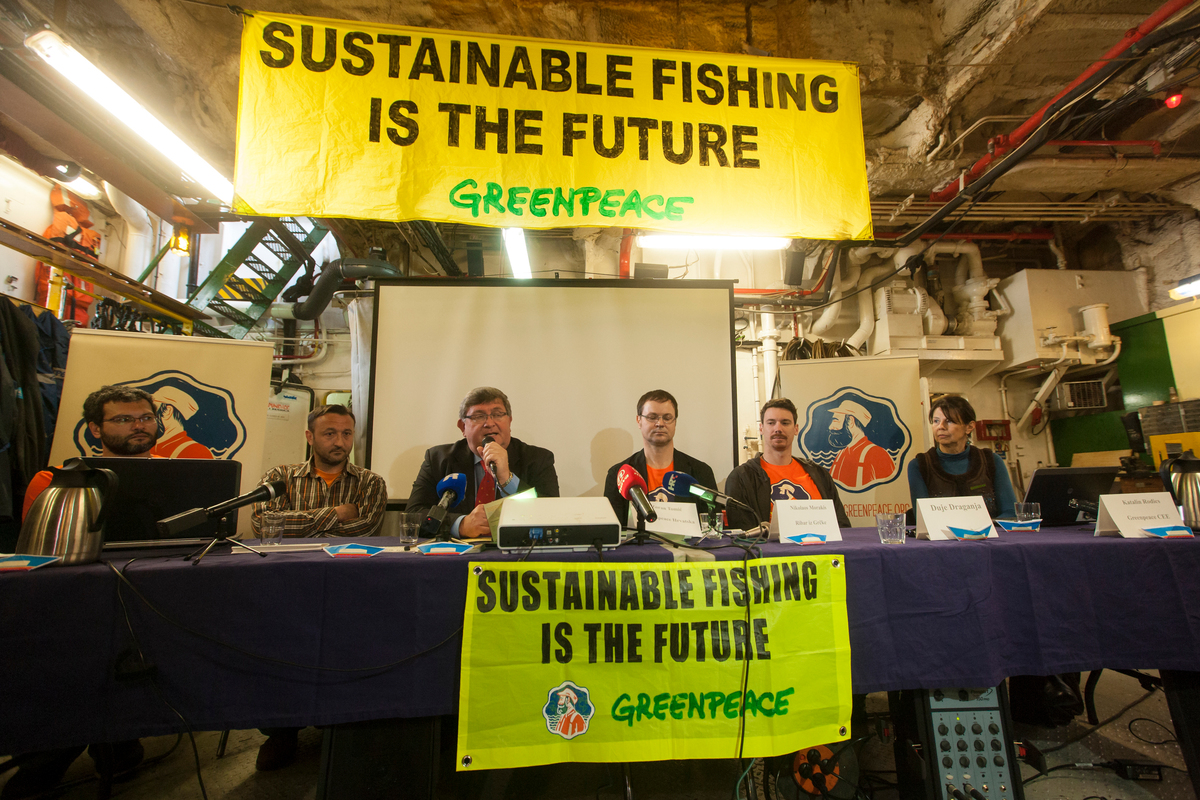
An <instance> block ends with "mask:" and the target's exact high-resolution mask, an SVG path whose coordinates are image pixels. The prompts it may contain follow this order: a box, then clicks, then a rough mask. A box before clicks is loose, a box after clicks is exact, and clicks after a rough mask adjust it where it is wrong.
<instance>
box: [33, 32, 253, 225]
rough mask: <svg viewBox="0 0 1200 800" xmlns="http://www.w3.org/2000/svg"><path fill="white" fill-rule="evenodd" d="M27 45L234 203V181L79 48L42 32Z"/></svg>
mask: <svg viewBox="0 0 1200 800" xmlns="http://www.w3.org/2000/svg"><path fill="white" fill-rule="evenodd" d="M25 46H26V47H28V48H29V49H30V50H32V51H33V52H35V53H37V54H38V55H39V56H41V57H42V58H43V59H44V60H45V62H46V63H47V64H49V65H50V66H51V67H53V68H54V69H55V70H57V71H58V72H59V73H60V74H62V75H63V77H65V78H66V79H67V80H69V81H71V82H72V83H74V84H75V85H76V86H78V87H79V88H80V89H82V90H83V91H85V92H87V94H88V95H89V96H91V97H93V98H95V99H96V101H97V102H99V103H100V104H101V105H103V106H104V107H105V108H107V109H108V110H109V111H110V112H112V114H113V116H115V117H116V118H117V119H119V120H121V121H122V122H123V123H125V124H126V125H127V126H128V127H129V129H130V130H132V131H133V132H134V133H136V134H137V135H138V136H140V137H141V138H143V139H145V140H146V142H147V143H149V144H150V146H151V147H153V148H154V149H155V150H157V151H158V152H160V153H162V154H163V155H164V156H166V157H167V158H169V159H170V160H171V161H172V162H173V163H175V164H176V165H177V166H178V167H179V168H180V169H181V170H183V172H184V174H186V175H187V176H188V178H190V179H191V180H193V181H195V182H196V183H198V184H200V185H201V186H203V187H204V188H205V189H208V190H209V191H210V192H212V193H213V195H214V196H215V197H217V199H219V200H220V201H221V202H223V203H225V205H232V203H233V184H232V183H230V182H229V181H228V180H226V179H225V176H224V175H222V174H221V173H219V172H217V170H216V169H215V168H214V167H213V166H212V165H211V164H209V163H208V162H207V161H205V160H204V159H203V158H201V157H200V155H199V154H198V153H197V152H196V151H195V150H193V149H192V148H190V147H188V146H187V145H186V144H184V142H183V140H182V139H180V138H179V137H178V136H176V135H175V134H174V133H172V132H171V131H170V130H169V129H168V128H167V126H166V125H163V124H162V123H161V122H159V121H158V120H157V119H155V117H154V115H153V114H151V113H150V112H149V111H147V110H146V109H144V108H142V106H141V105H139V104H138V101H136V100H134V99H133V98H132V97H130V96H129V94H128V93H127V92H126V91H125V90H124V89H122V88H121V87H120V86H117V84H115V83H114V82H113V81H112V79H111V78H109V77H108V76H107V75H105V74H104V73H103V72H101V71H100V70H99V69H97V68H96V66H95V65H94V64H92V62H90V61H88V60H87V59H86V58H84V57H83V56H82V55H80V53H79V51H77V50H76V49H75V48H73V47H71V46H70V45H69V44H67V43H66V42H64V41H63V40H62V39H61V38H60V37H59V36H58V34H57V33H55V32H54V31H39V32H38V33H35V34H33V35H32V36H30V37H28V38H27V39H26V40H25Z"/></svg>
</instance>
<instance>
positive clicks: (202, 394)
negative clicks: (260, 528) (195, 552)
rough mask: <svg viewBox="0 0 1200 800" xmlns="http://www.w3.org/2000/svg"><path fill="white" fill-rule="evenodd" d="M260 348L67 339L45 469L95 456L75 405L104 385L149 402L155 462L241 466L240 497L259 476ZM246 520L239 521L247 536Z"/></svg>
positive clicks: (176, 339)
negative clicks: (134, 391)
mask: <svg viewBox="0 0 1200 800" xmlns="http://www.w3.org/2000/svg"><path fill="white" fill-rule="evenodd" d="M274 352H275V349H274V347H273V346H272V345H270V344H266V343H263V342H244V341H229V340H222V339H207V338H201V337H193V336H162V335H156V334H148V333H123V332H117V331H93V330H88V329H86V328H77V329H76V330H75V331H74V332H73V333H72V334H71V349H70V351H69V352H68V354H67V371H66V375H65V377H64V379H63V395H62V402H61V404H60V405H59V409H60V410H59V414H58V425H57V427H56V428H55V430H54V444H53V445H52V446H51V449H50V463H51V464H52V465H57V464H61V463H63V461H65V460H66V459H68V458H75V457H77V456H98V455H100V441H99V439H97V438H96V437H94V436H92V434H91V431H90V430H89V429H88V426H87V425H86V424H85V423H84V420H83V401H84V399H85V398H86V397H87V396H88V395H89V394H91V393H92V392H94V391H96V390H97V389H99V388H100V387H101V386H103V385H105V384H115V385H119V386H133V387H136V388H138V389H144V390H145V391H147V392H149V393H150V394H151V396H152V397H153V398H154V405H155V407H156V410H157V412H158V419H159V439H158V443H157V444H156V445H155V447H154V449H153V450H152V451H151V452H152V454H154V455H156V456H161V457H163V458H223V459H233V460H236V461H240V462H241V464H242V491H243V492H248V491H250V490H251V489H253V488H254V487H255V486H257V485H258V483H259V480H260V479H261V478H262V474H263V469H262V457H263V447H264V443H265V440H266V425H267V403H268V399H269V396H270V387H271V358H272V356H273V355H274ZM249 522H250V515H249V514H241V515H239V528H243V529H244V530H243V532H244V531H248V530H249Z"/></svg>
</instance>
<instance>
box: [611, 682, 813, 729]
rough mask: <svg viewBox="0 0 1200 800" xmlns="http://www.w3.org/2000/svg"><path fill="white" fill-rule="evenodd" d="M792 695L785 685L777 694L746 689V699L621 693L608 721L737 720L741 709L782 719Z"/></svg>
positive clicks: (710, 694)
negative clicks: (635, 696) (632, 695)
mask: <svg viewBox="0 0 1200 800" xmlns="http://www.w3.org/2000/svg"><path fill="white" fill-rule="evenodd" d="M795 693H796V689H795V687H792V686H789V687H788V688H786V689H780V690H779V691H778V692H769V691H768V692H758V693H756V692H755V691H754V690H753V689H747V690H746V696H745V697H743V696H742V693H741V692H729V693H726V692H679V693H678V694H669V693H667V692H663V693H661V694H656V695H654V696H651V695H649V694H646V693H645V692H639V693H638V696H637V699H636V700H634V698H632V697H630V696H629V695H628V694H622V695H621V696H620V697H618V698H617V699H616V701H615V702H614V703H613V704H612V709H611V712H610V713H611V714H612V718H613V719H614V720H616V721H617V722H624V723H625V724H626V725H628V726H629V727H631V728H632V727H633V725H634V723H635V722H636V723H640V722H643V721H653V720H659V721H664V720H666V719H667V717H668V716H670V717H671V719H677V720H682V719H684V718H685V715H686V718H687V719H710V720H711V719H737V718H738V716H739V715H740V714H741V713H742V709H743V708H745V712H746V713H747V714H753V715H754V716H756V717H757V716H758V715H759V714H762V715H763V716H764V717H784V716H787V713H788V698H789V697H791V696H792V695H793V694H795Z"/></svg>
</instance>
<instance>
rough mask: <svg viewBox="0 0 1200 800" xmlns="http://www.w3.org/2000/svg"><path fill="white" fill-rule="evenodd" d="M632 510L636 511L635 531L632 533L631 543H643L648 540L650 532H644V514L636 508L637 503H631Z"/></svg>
mask: <svg viewBox="0 0 1200 800" xmlns="http://www.w3.org/2000/svg"><path fill="white" fill-rule="evenodd" d="M631 505H633V510H634V511H636V512H637V531H636V532H635V533H634V534H633V543H634V544H636V545H639V546H641V545H643V544H645V543H646V542H648V541H650V534H648V533H646V515H645V514H643V513H642V510H641V509H640V508H638V506H637V503H632V504H631Z"/></svg>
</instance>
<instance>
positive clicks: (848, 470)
mask: <svg viewBox="0 0 1200 800" xmlns="http://www.w3.org/2000/svg"><path fill="white" fill-rule="evenodd" d="M831 413H832V414H833V420H832V421H831V422H830V423H829V444H830V445H832V446H833V447H835V448H840V452H839V453H838V454H837V458H836V459H834V461H833V469H832V470H831V471H830V472H831V474H832V475H833V479H834V480H835V481H837V482H838V483H840V484H841V485H842V486H845V487H846V488H848V489H857V488H859V487H860V486H865V485H866V484H868V483H870V482H871V481H875V480H881V479H884V478H890V477H891V476H892V475H893V474H894V473H895V472H896V465H895V463H893V462H892V457H891V456H890V455H888V452H887V451H886V450H884V449H883V448H882V447H880V446H879V445H877V444H875V443H874V442H872V441H871V440H870V439H868V438H867V434H866V432H865V431H864V430H863V428H864V427H865V426H867V425H869V424H870V422H871V412H870V411H868V410H867V409H866V407H865V406H863V404H862V403H856V402H854V401H853V400H843V401H842V402H841V403H839V404H838V407H837V408H835V409H833V411H832V412H831Z"/></svg>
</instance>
